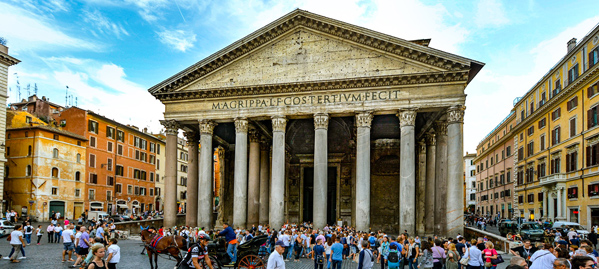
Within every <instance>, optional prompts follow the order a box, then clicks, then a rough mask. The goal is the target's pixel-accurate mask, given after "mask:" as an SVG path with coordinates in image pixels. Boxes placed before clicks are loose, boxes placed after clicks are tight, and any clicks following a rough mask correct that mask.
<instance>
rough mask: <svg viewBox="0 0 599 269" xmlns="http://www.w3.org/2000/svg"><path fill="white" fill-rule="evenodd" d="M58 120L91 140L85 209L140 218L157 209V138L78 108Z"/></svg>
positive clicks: (62, 124) (88, 151) (62, 113)
mask: <svg viewBox="0 0 599 269" xmlns="http://www.w3.org/2000/svg"><path fill="white" fill-rule="evenodd" d="M55 118H56V120H57V121H58V122H59V123H60V125H61V126H63V129H65V130H68V131H70V132H73V133H76V134H79V135H81V136H83V137H85V138H87V139H88V141H89V142H88V146H87V150H86V154H87V165H86V175H85V177H86V202H85V209H86V210H90V211H106V212H108V213H109V214H116V213H119V214H138V213H140V212H143V211H145V210H153V209H154V178H155V176H154V173H155V171H156V168H155V165H156V154H158V151H159V150H160V148H159V147H157V143H159V142H160V140H158V139H157V138H156V137H154V136H152V135H150V134H148V133H147V132H145V131H143V132H142V131H139V129H138V128H137V127H134V126H128V125H124V124H121V123H118V122H116V121H114V120H111V119H108V118H106V117H104V116H101V115H98V114H96V113H94V112H91V111H86V110H83V109H80V108H77V107H71V108H68V109H65V110H64V111H62V112H61V113H60V115H59V116H58V117H55Z"/></svg>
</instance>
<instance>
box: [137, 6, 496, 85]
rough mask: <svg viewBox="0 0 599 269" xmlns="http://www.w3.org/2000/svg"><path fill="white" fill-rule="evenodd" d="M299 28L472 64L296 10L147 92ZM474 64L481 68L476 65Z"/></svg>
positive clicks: (465, 66)
mask: <svg viewBox="0 0 599 269" xmlns="http://www.w3.org/2000/svg"><path fill="white" fill-rule="evenodd" d="M299 27H303V28H306V29H310V30H313V31H317V32H321V33H326V34H328V35H331V36H334V37H337V38H340V39H344V40H348V41H350V42H354V43H357V44H361V45H364V46H367V47H371V48H374V49H376V50H379V51H380V52H382V53H386V54H391V55H396V56H399V57H403V58H408V59H411V60H414V61H418V62H421V63H424V64H426V65H430V66H435V67H438V68H440V69H443V70H447V71H457V70H466V71H469V70H470V69H471V66H470V65H471V63H472V62H475V61H472V60H470V59H467V58H463V57H460V56H457V55H453V54H450V53H446V52H442V51H438V50H435V49H432V48H429V47H425V46H421V45H416V44H414V43H412V42H409V41H406V40H403V39H400V38H397V37H393V36H389V35H385V34H381V33H378V32H375V31H372V30H369V29H365V28H361V27H357V26H354V25H351V24H348V23H344V22H341V21H337V20H333V19H330V18H327V17H323V16H319V15H316V14H312V13H309V12H306V11H303V10H296V11H293V12H291V13H289V14H288V15H285V16H283V17H282V18H280V19H278V20H276V21H274V22H272V23H271V24H269V25H267V26H265V27H263V28H261V29H259V30H257V31H255V32H254V33H252V34H250V35H248V36H246V37H244V38H242V39H240V40H239V41H237V42H235V43H233V44H231V45H230V46H228V47H225V48H223V49H222V50H220V51H218V52H216V53H214V54H212V55H211V56H209V57H207V58H205V59H204V60H202V61H200V62H198V63H196V64H194V65H192V66H190V67H189V68H187V69H186V70H183V71H181V72H180V73H178V74H176V75H174V76H172V77H171V78H169V79H167V80H165V81H163V82H161V83H159V84H157V85H155V86H154V87H152V88H150V89H149V92H150V93H151V94H152V95H154V96H156V95H157V94H159V93H165V92H172V91H175V90H177V89H180V88H181V87H184V86H185V85H188V84H189V83H191V82H193V81H195V80H197V79H199V78H201V77H204V76H206V75H208V74H210V73H211V72H213V71H215V70H217V69H219V68H220V67H223V66H225V65H227V64H228V63H231V62H233V61H235V60H237V59H238V58H240V57H242V56H244V55H246V54H248V53H250V52H252V51H254V50H256V49H258V48H261V47H262V46H263V45H265V44H267V43H269V42H271V41H273V40H275V39H276V38H278V37H280V36H282V35H284V34H286V33H288V32H291V31H293V30H295V29H296V28H299ZM476 64H479V65H481V66H482V65H484V64H482V63H478V62H476Z"/></svg>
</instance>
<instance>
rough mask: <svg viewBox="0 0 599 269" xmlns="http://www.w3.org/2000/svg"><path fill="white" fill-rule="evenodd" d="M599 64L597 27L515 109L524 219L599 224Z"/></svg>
mask: <svg viewBox="0 0 599 269" xmlns="http://www.w3.org/2000/svg"><path fill="white" fill-rule="evenodd" d="M598 62H599V27H595V28H594V29H592V31H591V32H590V33H589V34H588V35H587V36H585V37H584V38H583V39H582V40H581V41H580V42H577V41H576V39H572V40H570V41H569V42H568V44H567V53H566V55H564V57H563V58H562V59H561V60H560V61H559V62H557V63H556V64H555V66H554V67H553V68H551V69H550V70H549V71H548V72H547V74H545V76H543V77H542V78H541V79H540V80H539V82H538V83H537V84H536V85H534V86H533V87H532V88H531V89H530V90H529V91H528V92H527V93H526V94H525V95H524V96H523V97H522V98H521V99H519V100H518V102H517V103H516V104H515V106H514V112H515V116H516V121H517V124H516V125H515V126H514V130H513V135H512V137H511V139H513V143H514V148H515V149H516V151H515V153H516V157H515V158H514V160H515V161H514V170H515V171H514V172H515V179H516V182H515V183H516V197H515V198H516V199H515V202H517V208H518V211H519V214H518V215H519V216H521V217H525V218H530V219H533V218H534V219H551V220H554V221H557V220H567V221H572V222H577V223H580V224H581V225H583V226H586V227H587V228H588V227H590V225H599V177H598V175H599V127H598V126H599V119H598V116H597V114H598V110H599V97H598V96H599V88H598V85H599V64H598ZM515 208H516V206H515Z"/></svg>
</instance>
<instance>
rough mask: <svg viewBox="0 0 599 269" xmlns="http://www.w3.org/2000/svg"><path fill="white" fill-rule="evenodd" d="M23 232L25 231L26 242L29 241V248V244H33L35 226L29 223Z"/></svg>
mask: <svg viewBox="0 0 599 269" xmlns="http://www.w3.org/2000/svg"><path fill="white" fill-rule="evenodd" d="M23 230H24V231H25V233H24V234H25V241H27V245H28V246H29V244H31V234H33V226H31V224H30V223H29V222H27V225H26V226H25V227H24V228H23Z"/></svg>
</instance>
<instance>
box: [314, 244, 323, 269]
mask: <svg viewBox="0 0 599 269" xmlns="http://www.w3.org/2000/svg"><path fill="white" fill-rule="evenodd" d="M312 252H313V253H312V257H313V258H312V259H313V260H314V269H323V267H324V263H325V257H324V256H325V253H324V247H323V246H322V239H318V240H316V246H314V248H313V249H312Z"/></svg>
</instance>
